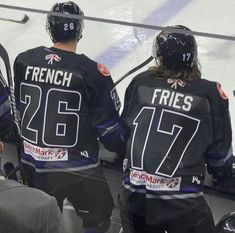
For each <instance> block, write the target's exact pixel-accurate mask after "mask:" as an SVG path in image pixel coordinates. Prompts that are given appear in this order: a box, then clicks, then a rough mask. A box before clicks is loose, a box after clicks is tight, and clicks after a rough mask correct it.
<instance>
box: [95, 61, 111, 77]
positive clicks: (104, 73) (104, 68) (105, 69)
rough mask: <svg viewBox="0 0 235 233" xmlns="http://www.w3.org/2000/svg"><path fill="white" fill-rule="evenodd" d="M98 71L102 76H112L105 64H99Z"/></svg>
mask: <svg viewBox="0 0 235 233" xmlns="http://www.w3.org/2000/svg"><path fill="white" fill-rule="evenodd" d="M97 69H98V70H99V71H100V73H101V74H103V75H104V76H110V72H109V70H108V69H107V68H106V67H105V66H104V65H103V64H97Z"/></svg>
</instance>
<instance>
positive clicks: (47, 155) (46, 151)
mask: <svg viewBox="0 0 235 233" xmlns="http://www.w3.org/2000/svg"><path fill="white" fill-rule="evenodd" d="M24 152H25V153H26V154H28V155H30V156H32V157H33V158H34V159H35V160H37V161H67V160H68V149H64V148H42V147H39V146H35V145H33V144H31V143H29V142H26V141H24Z"/></svg>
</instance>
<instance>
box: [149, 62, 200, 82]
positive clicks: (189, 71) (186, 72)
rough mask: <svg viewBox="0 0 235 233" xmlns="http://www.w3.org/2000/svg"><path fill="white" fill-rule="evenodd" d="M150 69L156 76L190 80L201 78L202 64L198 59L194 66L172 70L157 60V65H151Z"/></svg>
mask: <svg viewBox="0 0 235 233" xmlns="http://www.w3.org/2000/svg"><path fill="white" fill-rule="evenodd" d="M149 70H150V71H152V73H153V74H154V76H156V78H163V79H180V80H182V81H190V80H193V79H200V78H201V65H200V64H199V62H198V61H196V62H195V64H194V65H193V67H191V68H185V69H181V70H170V69H168V68H167V67H166V66H164V65H163V64H162V63H161V62H160V61H157V62H156V66H152V67H150V68H149Z"/></svg>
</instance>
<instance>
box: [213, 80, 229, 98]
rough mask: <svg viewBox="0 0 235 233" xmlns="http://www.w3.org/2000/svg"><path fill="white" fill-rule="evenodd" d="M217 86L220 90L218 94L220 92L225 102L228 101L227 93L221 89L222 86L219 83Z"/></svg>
mask: <svg viewBox="0 0 235 233" xmlns="http://www.w3.org/2000/svg"><path fill="white" fill-rule="evenodd" d="M216 86H217V89H218V92H219V94H220V96H221V97H222V98H223V99H225V100H226V99H228V97H227V95H226V94H225V92H224V91H223V89H222V88H221V85H220V84H219V83H217V85H216Z"/></svg>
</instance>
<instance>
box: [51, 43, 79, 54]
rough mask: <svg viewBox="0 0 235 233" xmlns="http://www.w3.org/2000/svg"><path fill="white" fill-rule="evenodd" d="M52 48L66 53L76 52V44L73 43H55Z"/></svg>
mask: <svg viewBox="0 0 235 233" xmlns="http://www.w3.org/2000/svg"><path fill="white" fill-rule="evenodd" d="M53 47H54V48H57V49H60V50H64V51H68V52H74V53H75V52H76V50H77V43H76V42H74V41H69V42H56V43H55V44H54V46H53Z"/></svg>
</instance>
